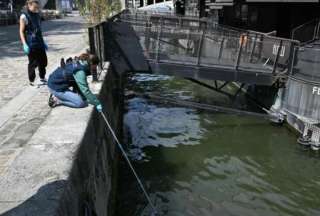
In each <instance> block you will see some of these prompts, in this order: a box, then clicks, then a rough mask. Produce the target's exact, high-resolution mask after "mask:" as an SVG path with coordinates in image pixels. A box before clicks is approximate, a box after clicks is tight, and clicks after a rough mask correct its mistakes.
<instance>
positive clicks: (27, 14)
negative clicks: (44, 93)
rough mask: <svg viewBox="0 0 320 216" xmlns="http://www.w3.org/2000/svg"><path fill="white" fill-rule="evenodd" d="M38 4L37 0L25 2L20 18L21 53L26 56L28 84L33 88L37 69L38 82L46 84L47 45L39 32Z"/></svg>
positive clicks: (40, 31)
mask: <svg viewBox="0 0 320 216" xmlns="http://www.w3.org/2000/svg"><path fill="white" fill-rule="evenodd" d="M39 12H40V3H39V1H38V0H27V2H26V7H25V10H24V11H23V13H22V14H21V16H20V31H19V32H20V39H21V42H22V45H23V51H24V53H25V54H27V55H28V59H29V64H28V76H29V83H30V85H31V86H34V81H35V78H36V72H35V69H36V68H37V67H38V70H39V76H40V81H41V82H42V83H46V82H47V80H46V67H47V64H48V59H47V54H46V50H48V46H47V44H46V43H45V42H44V40H43V36H42V30H41V17H40V14H39Z"/></svg>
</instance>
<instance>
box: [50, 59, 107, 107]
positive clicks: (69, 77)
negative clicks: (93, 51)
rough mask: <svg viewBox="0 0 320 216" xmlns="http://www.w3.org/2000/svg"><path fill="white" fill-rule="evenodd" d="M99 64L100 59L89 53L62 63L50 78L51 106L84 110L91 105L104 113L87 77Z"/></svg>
mask: <svg viewBox="0 0 320 216" xmlns="http://www.w3.org/2000/svg"><path fill="white" fill-rule="evenodd" d="M98 63H99V58H98V57H97V56H95V55H90V54H87V53H84V54H81V55H80V56H79V57H76V58H75V59H68V60H67V62H66V63H64V62H62V63H61V65H60V67H58V68H57V69H56V70H55V71H54V72H53V73H52V74H51V75H50V77H49V80H48V88H49V91H50V93H51V95H50V98H49V106H50V107H52V108H53V107H56V106H59V105H64V106H68V107H72V108H82V107H86V106H88V103H89V104H92V105H94V106H95V107H96V109H97V110H98V111H99V112H102V106H101V103H100V101H99V100H98V99H97V97H96V96H95V95H94V94H93V93H92V92H91V91H90V88H89V86H88V82H87V76H89V75H90V74H91V71H92V70H94V69H95V68H96V67H97V65H98Z"/></svg>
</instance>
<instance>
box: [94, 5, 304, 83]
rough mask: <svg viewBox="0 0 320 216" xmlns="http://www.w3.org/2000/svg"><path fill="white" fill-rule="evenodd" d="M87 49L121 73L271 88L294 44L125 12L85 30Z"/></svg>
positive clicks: (283, 73)
mask: <svg viewBox="0 0 320 216" xmlns="http://www.w3.org/2000/svg"><path fill="white" fill-rule="evenodd" d="M89 35H90V47H91V51H92V52H94V53H97V54H98V55H99V56H100V57H101V59H104V60H108V61H111V62H112V63H113V65H114V67H120V68H118V69H119V70H122V71H133V72H148V73H159V74H168V75H175V76H182V77H185V78H192V79H207V80H222V81H226V82H232V81H236V82H241V83H247V84H258V85H272V84H274V83H275V82H276V81H277V80H279V79H283V78H286V77H287V76H288V74H289V73H290V72H291V71H292V65H293V61H292V59H293V57H294V53H295V52H294V50H295V49H294V48H295V46H297V45H298V44H299V42H298V41H295V40H290V39H285V38H278V37H274V36H272V34H265V33H261V32H254V31H247V30H242V29H236V28H231V27H227V26H222V25H219V24H217V23H215V22H211V21H209V20H207V19H199V18H196V17H180V16H175V15H172V14H153V13H148V12H139V11H129V10H126V11H123V12H122V13H120V14H118V15H116V16H114V17H112V18H111V19H109V20H108V21H106V22H103V23H101V24H99V25H97V26H94V27H92V28H90V29H89Z"/></svg>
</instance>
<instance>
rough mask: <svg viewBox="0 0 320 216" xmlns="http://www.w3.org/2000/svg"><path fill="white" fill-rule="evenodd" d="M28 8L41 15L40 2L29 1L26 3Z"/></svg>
mask: <svg viewBox="0 0 320 216" xmlns="http://www.w3.org/2000/svg"><path fill="white" fill-rule="evenodd" d="M26 8H27V9H28V10H29V11H31V12H33V13H39V11H40V2H39V0H27V1H26Z"/></svg>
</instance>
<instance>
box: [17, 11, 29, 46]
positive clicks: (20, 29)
mask: <svg viewBox="0 0 320 216" xmlns="http://www.w3.org/2000/svg"><path fill="white" fill-rule="evenodd" d="M25 29H26V22H25V20H24V19H23V18H22V16H21V17H20V28H19V33H20V39H21V42H22V44H26V43H27V42H26V37H25V35H24V31H25Z"/></svg>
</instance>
